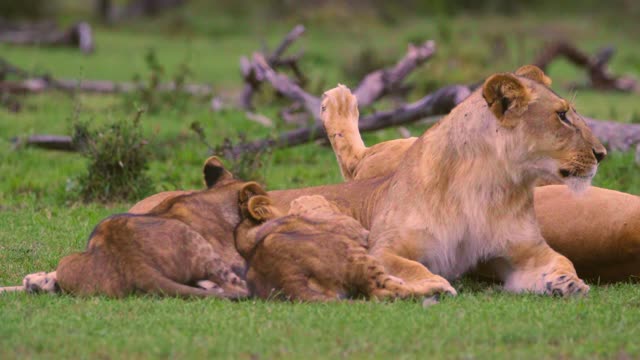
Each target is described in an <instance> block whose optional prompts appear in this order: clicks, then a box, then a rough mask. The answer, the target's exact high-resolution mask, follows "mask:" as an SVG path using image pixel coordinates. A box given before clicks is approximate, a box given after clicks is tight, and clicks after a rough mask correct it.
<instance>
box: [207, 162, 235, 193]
mask: <svg viewBox="0 0 640 360" xmlns="http://www.w3.org/2000/svg"><path fill="white" fill-rule="evenodd" d="M202 172H203V174H204V184H205V185H206V186H207V189H208V188H211V187H213V186H214V185H215V184H217V183H219V182H221V181H224V180H231V179H233V175H232V174H231V173H230V172H229V171H228V170H227V169H225V168H224V165H222V162H221V161H220V159H219V158H218V157H217V156H211V157H209V158H208V159H207V160H206V161H205V162H204V167H203V168H202Z"/></svg>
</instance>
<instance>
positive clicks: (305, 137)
mask: <svg viewBox="0 0 640 360" xmlns="http://www.w3.org/2000/svg"><path fill="white" fill-rule="evenodd" d="M469 94H470V90H469V88H468V87H466V86H461V85H453V86H447V87H444V88H442V89H440V90H438V91H435V92H434V93H432V94H430V95H427V96H425V97H424V98H422V99H420V100H418V101H416V102H413V103H411V104H407V105H404V106H401V107H399V108H397V109H394V110H390V111H381V112H377V113H374V114H371V115H368V116H364V117H362V118H361V119H360V122H359V127H360V131H361V132H367V131H374V130H380V129H383V128H386V127H390V126H397V125H402V124H407V123H410V122H414V121H417V120H420V119H424V118H426V117H429V116H434V115H444V114H447V113H448V112H449V111H451V109H453V108H454V107H455V106H456V105H457V104H458V103H460V102H461V101H462V100H464V99H465V98H466V97H467V96H469ZM319 107H320V104H318V110H317V111H319ZM434 121H435V120H434ZM324 137H326V132H325V130H324V127H323V126H322V124H321V123H319V122H316V124H314V125H313V126H310V127H303V128H299V129H295V130H292V131H287V132H284V133H282V134H280V135H279V136H278V137H276V138H275V139H273V138H265V139H260V140H256V141H252V142H248V143H241V144H238V145H236V146H234V147H233V148H232V150H231V151H230V152H229V153H230V154H231V156H234V157H237V156H239V155H240V154H241V153H243V152H245V151H250V152H259V151H263V150H265V149H277V148H283V147H290V146H296V145H301V144H305V143H308V142H310V141H313V140H316V139H321V138H324Z"/></svg>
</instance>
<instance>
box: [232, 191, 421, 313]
mask: <svg viewBox="0 0 640 360" xmlns="http://www.w3.org/2000/svg"><path fill="white" fill-rule="evenodd" d="M239 197H240V199H241V205H240V207H241V209H242V212H243V216H244V218H245V220H244V221H243V222H242V223H240V225H239V226H238V228H237V229H236V247H237V249H238V251H239V252H240V254H241V255H242V256H243V257H244V258H245V260H247V268H248V271H247V279H246V280H247V284H248V286H249V289H250V292H251V294H252V295H254V296H259V297H261V298H263V299H267V298H271V297H274V296H281V297H284V298H286V299H290V300H301V301H334V300H339V299H344V298H349V297H354V296H358V295H360V296H365V297H372V298H376V299H380V298H396V297H406V296H408V295H409V292H408V291H407V289H405V287H404V285H403V284H402V282H401V281H399V280H398V279H395V278H393V277H391V276H389V275H387V274H386V273H385V271H384V268H383V267H382V266H381V265H380V264H379V263H378V261H377V260H375V259H374V258H373V257H371V256H370V255H368V254H367V250H366V247H367V237H368V235H369V232H368V231H367V230H365V229H364V228H363V227H362V225H360V223H359V222H358V221H357V220H355V219H354V218H352V217H350V216H347V215H344V214H343V213H341V212H340V210H339V209H338V208H337V207H336V206H335V205H333V204H331V203H330V202H328V201H327V200H326V199H325V198H324V197H322V196H319V195H313V196H302V197H300V198H297V199H295V200H293V201H292V203H291V208H290V209H289V213H288V214H287V215H285V216H282V214H281V213H280V211H279V210H278V209H277V208H275V207H274V206H273V205H272V202H271V199H270V198H269V196H268V195H266V193H265V192H264V191H263V190H262V189H261V188H259V187H255V186H253V187H252V186H251V185H247V187H245V188H244V189H243V190H241V194H240V196H239ZM243 199H244V201H243Z"/></svg>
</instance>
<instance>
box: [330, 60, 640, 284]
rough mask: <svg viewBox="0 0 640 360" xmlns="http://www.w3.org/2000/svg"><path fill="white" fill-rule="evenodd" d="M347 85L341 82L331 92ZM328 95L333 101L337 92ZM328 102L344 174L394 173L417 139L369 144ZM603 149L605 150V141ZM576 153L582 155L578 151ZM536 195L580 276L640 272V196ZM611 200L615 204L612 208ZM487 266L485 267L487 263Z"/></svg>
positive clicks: (547, 230) (597, 191)
mask: <svg viewBox="0 0 640 360" xmlns="http://www.w3.org/2000/svg"><path fill="white" fill-rule="evenodd" d="M516 74H517V75H519V76H522V77H526V78H529V79H531V80H534V81H536V82H538V83H540V84H541V85H543V86H549V85H550V84H551V79H549V78H548V77H547V76H546V75H545V74H544V73H543V72H542V71H541V70H540V69H539V68H537V67H535V66H531V65H528V66H524V67H522V68H521V69H519V70H518V71H517V72H516ZM342 89H344V88H343V87H338V88H336V89H333V90H331V91H329V92H327V94H332V92H340V91H342ZM345 96H346V95H344V94H342V97H345ZM326 99H327V101H331V99H332V97H331V96H327V97H326ZM354 101H355V99H354ZM538 101H542V100H538ZM325 108H327V111H326V112H325V113H324V114H323V120H324V125H325V128H326V129H327V133H329V134H332V133H341V134H343V136H342V137H340V138H337V139H338V140H339V141H334V142H332V146H333V149H334V152H336V157H337V158H338V162H339V164H340V166H341V168H344V170H343V171H342V172H343V174H345V180H353V179H369V178H374V177H377V176H384V175H389V174H392V173H393V172H394V171H395V170H396V168H397V167H398V165H399V164H400V163H401V162H402V159H403V158H404V157H405V155H406V151H407V150H408V149H409V147H410V146H411V145H413V143H414V142H415V141H416V139H417V138H411V139H399V140H392V141H386V142H383V143H379V144H376V145H374V146H372V147H369V148H366V147H364V145H363V143H362V140H361V138H360V133H359V131H358V127H357V119H355V118H353V117H341V116H339V115H336V114H334V113H333V112H332V109H331V106H327V104H325ZM470 110H471V111H473V110H472V109H470ZM578 125H581V124H580V123H579V124H578ZM351 139H356V140H355V141H353V144H354V145H352V144H351V143H350V141H352V140H351ZM591 142H592V143H594V144H597V143H596V142H595V141H593V140H591ZM598 150H599V151H600V152H604V150H603V149H601V148H600V147H598ZM574 159H576V160H577V161H578V162H580V161H581V160H580V158H579V157H577V156H574ZM543 180H544V181H543V182H544V183H547V184H549V183H557V184H561V183H562V182H563V181H562V179H557V178H555V179H553V178H552V179H549V178H547V179H543ZM569 181H570V182H571V184H570V187H573V188H578V189H577V190H584V189H585V188H586V185H588V183H587V182H586V181H583V180H581V179H578V180H576V179H570V180H569ZM534 199H535V200H534V204H535V214H536V220H537V221H538V223H539V224H540V228H541V230H542V234H543V236H544V238H545V240H546V241H547V243H548V244H549V245H550V246H551V247H552V248H553V249H554V250H556V251H558V252H560V253H561V254H563V255H565V256H567V257H568V258H569V259H570V260H571V261H572V262H573V263H574V265H575V266H576V268H577V271H578V274H579V275H580V276H582V277H586V278H588V279H593V280H595V281H624V280H629V279H637V278H639V277H640V216H639V215H640V214H639V213H638V211H640V210H639V209H640V198H638V197H637V196H633V195H629V194H623V193H619V192H615V191H611V190H606V189H601V188H596V187H590V188H589V189H588V190H586V192H585V193H584V194H579V195H578V196H576V195H575V194H574V193H573V192H572V191H570V189H569V188H568V187H567V186H563V185H559V186H543V187H538V188H536V189H535V196H534ZM612 206H613V207H615V209H611V211H607V209H609V208H611V207H612ZM482 270H483V272H484V271H486V270H487V267H482ZM487 275H488V274H487Z"/></svg>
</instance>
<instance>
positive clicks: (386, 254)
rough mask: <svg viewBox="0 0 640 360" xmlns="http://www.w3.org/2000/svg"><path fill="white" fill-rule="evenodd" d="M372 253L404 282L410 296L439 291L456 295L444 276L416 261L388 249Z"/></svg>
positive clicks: (389, 271)
mask: <svg viewBox="0 0 640 360" xmlns="http://www.w3.org/2000/svg"><path fill="white" fill-rule="evenodd" d="M372 255H373V256H374V257H375V258H376V259H378V261H380V263H382V265H383V266H384V268H385V270H386V271H387V272H388V273H389V274H391V275H393V276H395V277H398V278H400V279H402V280H403V281H404V282H405V284H404V287H405V288H406V289H407V290H408V291H409V292H410V294H411V295H412V296H432V295H435V294H441V293H448V294H451V295H457V292H456V290H455V289H454V288H453V287H452V286H451V284H449V282H448V281H447V280H446V279H445V278H443V277H442V276H439V275H436V274H434V273H432V272H431V271H429V269H427V268H426V267H425V266H424V265H422V264H421V263H419V262H417V261H414V260H410V259H407V258H404V257H402V256H399V255H397V254H395V253H394V252H393V251H391V250H389V249H382V250H379V251H376V252H374V253H372Z"/></svg>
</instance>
